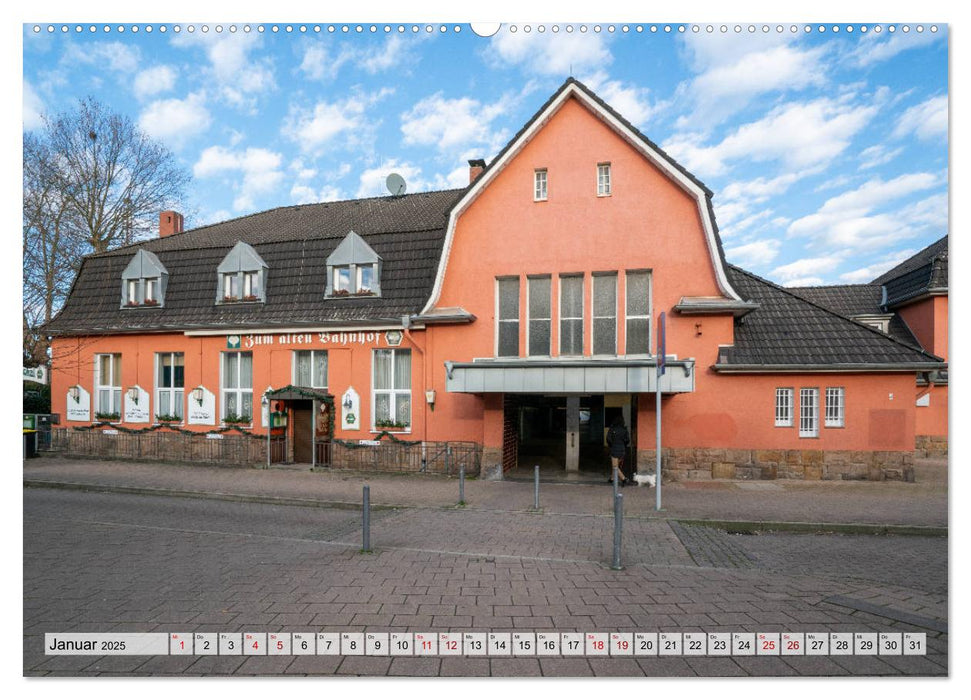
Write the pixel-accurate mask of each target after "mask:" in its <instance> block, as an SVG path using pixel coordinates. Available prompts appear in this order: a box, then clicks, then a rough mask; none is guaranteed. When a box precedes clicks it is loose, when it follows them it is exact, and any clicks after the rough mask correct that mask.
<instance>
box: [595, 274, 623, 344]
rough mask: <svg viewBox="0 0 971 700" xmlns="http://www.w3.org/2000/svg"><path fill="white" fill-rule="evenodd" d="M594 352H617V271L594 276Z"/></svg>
mask: <svg viewBox="0 0 971 700" xmlns="http://www.w3.org/2000/svg"><path fill="white" fill-rule="evenodd" d="M593 354H594V355H616V354H617V273H616V272H614V273H610V274H599V275H594V276H593Z"/></svg>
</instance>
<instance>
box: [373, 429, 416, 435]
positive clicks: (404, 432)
mask: <svg viewBox="0 0 971 700" xmlns="http://www.w3.org/2000/svg"><path fill="white" fill-rule="evenodd" d="M370 433H371V435H380V434H381V433H388V434H389V435H411V428H408V429H407V430H389V429H388V428H381V429H380V430H378V429H377V428H371V430H370Z"/></svg>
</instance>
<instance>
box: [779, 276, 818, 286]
mask: <svg viewBox="0 0 971 700" xmlns="http://www.w3.org/2000/svg"><path fill="white" fill-rule="evenodd" d="M822 283H823V278H822V277H816V276H812V275H811V276H809V277H795V278H793V279H791V280H789V281H788V282H786V283H785V284H784V286H786V287H816V286H818V285H821V284H822Z"/></svg>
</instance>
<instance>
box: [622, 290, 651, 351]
mask: <svg viewBox="0 0 971 700" xmlns="http://www.w3.org/2000/svg"><path fill="white" fill-rule="evenodd" d="M626 282H627V285H626V286H627V294H626V297H627V307H626V323H627V350H626V352H627V354H628V355H647V354H648V353H650V352H651V273H650V272H646V271H639V272H630V271H628V272H627V274H626Z"/></svg>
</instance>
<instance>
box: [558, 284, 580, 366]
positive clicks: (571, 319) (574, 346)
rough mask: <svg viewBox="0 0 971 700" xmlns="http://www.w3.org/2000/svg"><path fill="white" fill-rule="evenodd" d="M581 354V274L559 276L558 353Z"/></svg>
mask: <svg viewBox="0 0 971 700" xmlns="http://www.w3.org/2000/svg"><path fill="white" fill-rule="evenodd" d="M582 354H583V275H563V276H561V277H560V355H582Z"/></svg>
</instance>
